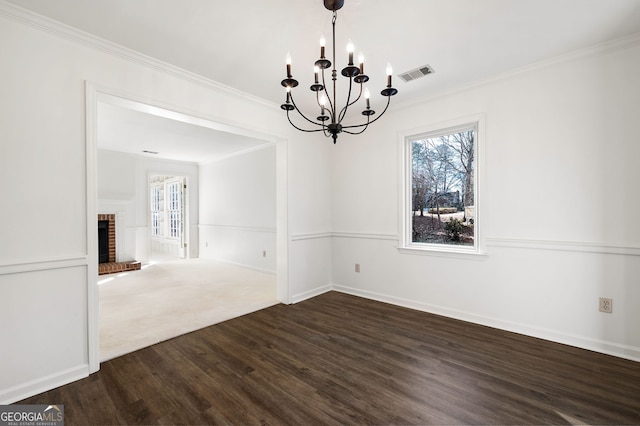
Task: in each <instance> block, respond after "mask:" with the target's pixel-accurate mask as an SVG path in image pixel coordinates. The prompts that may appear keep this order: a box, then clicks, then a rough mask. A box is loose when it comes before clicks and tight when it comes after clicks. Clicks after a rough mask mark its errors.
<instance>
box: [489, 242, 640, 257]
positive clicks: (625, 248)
mask: <svg viewBox="0 0 640 426" xmlns="http://www.w3.org/2000/svg"><path fill="white" fill-rule="evenodd" d="M487 245H488V246H492V247H512V248H520V249H535V250H559V251H572V252H582V253H604V254H619V255H624V256H640V246H638V245H628V244H607V243H586V242H580V241H553V240H528V239H518V238H487Z"/></svg>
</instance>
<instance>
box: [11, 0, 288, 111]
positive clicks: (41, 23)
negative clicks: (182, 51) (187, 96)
mask: <svg viewBox="0 0 640 426" xmlns="http://www.w3.org/2000/svg"><path fill="white" fill-rule="evenodd" d="M0 14H2V15H4V16H6V17H8V18H10V19H12V20H14V21H16V22H19V23H22V24H25V25H29V26H31V27H34V28H37V29H39V30H42V31H46V32H48V33H50V34H52V35H54V36H56V37H60V38H63V39H66V40H70V41H73V42H76V43H78V44H80V45H83V46H88V47H90V48H93V49H96V50H98V51H101V52H105V53H108V54H110V55H113V56H115V57H117V58H119V59H125V60H127V61H129V62H132V63H135V64H138V65H142V66H145V67H148V68H151V69H154V70H158V71H161V72H163V73H166V74H169V75H172V76H175V77H179V78H181V79H183V80H186V81H188V82H190V83H194V84H197V85H199V86H204V87H205V88H208V89H213V90H216V91H219V92H226V93H228V94H231V95H233V96H237V97H240V98H244V99H247V100H249V101H251V102H257V103H260V104H262V105H265V106H268V107H271V108H277V107H278V104H276V103H274V102H270V101H267V100H265V99H263V98H260V97H257V96H254V95H250V94H248V93H246V92H242V91H240V90H238V89H234V88H233V87H230V86H226V85H224V84H222V83H218V82H216V81H213V80H210V79H208V78H206V77H203V76H201V75H199V74H196V73H193V72H191V71H187V70H185V69H182V68H179V67H177V66H175V65H171V64H168V63H166V62H162V61H160V60H158V59H155V58H152V57H151V56H147V55H144V54H142V53H140V52H137V51H135V50H132V49H129V48H126V47H124V46H121V45H119V44H116V43H113V42H111V41H108V40H105V39H102V38H100V37H97V36H95V35H93V34H90V33H87V32H84V31H82V30H79V29H77V28H74V27H71V26H68V25H66V24H63V23H61V22H58V21H55V20H53V19H51V18H48V17H46V16H43V15H39V14H37V13H35V12H32V11H30V10H28V9H24V8H22V7H20V6H17V5H15V4H13V3H7V2H4V1H2V0H0Z"/></svg>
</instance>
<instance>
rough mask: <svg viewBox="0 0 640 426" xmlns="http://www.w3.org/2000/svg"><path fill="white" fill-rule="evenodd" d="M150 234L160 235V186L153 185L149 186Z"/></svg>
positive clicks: (153, 235)
mask: <svg viewBox="0 0 640 426" xmlns="http://www.w3.org/2000/svg"><path fill="white" fill-rule="evenodd" d="M150 192H151V236H152V237H162V236H163V235H162V233H161V232H162V225H161V224H162V221H161V217H160V216H161V215H162V197H161V192H162V187H161V186H160V185H153V186H152V187H151V191H150Z"/></svg>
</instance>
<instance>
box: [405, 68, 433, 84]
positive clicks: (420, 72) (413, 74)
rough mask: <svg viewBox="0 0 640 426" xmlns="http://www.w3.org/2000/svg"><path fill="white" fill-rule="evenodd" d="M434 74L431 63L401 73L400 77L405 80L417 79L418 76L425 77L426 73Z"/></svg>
mask: <svg viewBox="0 0 640 426" xmlns="http://www.w3.org/2000/svg"><path fill="white" fill-rule="evenodd" d="M429 74H433V68H431V67H430V66H429V65H423V66H421V67H419V68H416V69H415V70H411V71H407V72H404V73H402V74H400V75H399V76H398V77H400V78H401V79H402V81H404V82H409V81H412V80H415V79H416V78H420V77H424V76H425V75H429Z"/></svg>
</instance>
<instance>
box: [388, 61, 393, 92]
mask: <svg viewBox="0 0 640 426" xmlns="http://www.w3.org/2000/svg"><path fill="white" fill-rule="evenodd" d="M392 74H393V68H391V64H389V63H388V64H387V87H391V75H392Z"/></svg>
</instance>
